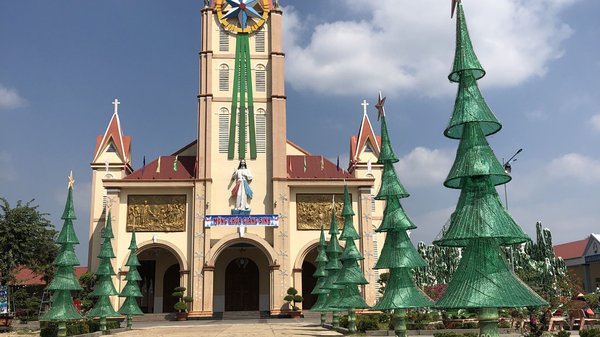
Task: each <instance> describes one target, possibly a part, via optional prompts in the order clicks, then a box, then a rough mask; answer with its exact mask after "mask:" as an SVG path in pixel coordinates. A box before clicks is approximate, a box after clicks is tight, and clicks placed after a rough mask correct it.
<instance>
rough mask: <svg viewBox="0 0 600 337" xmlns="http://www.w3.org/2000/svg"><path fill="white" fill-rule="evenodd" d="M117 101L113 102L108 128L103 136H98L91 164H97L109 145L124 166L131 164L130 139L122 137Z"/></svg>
mask: <svg viewBox="0 0 600 337" xmlns="http://www.w3.org/2000/svg"><path fill="white" fill-rule="evenodd" d="M119 104H121V102H119V100H117V99H115V100H114V101H113V105H114V106H115V108H114V113H113V115H112V117H111V119H110V122H109V123H108V127H107V128H106V131H105V132H104V135H102V136H98V138H97V140H96V150H95V151H94V159H93V160H92V162H94V163H95V162H97V161H98V160H99V158H100V155H102V154H103V153H104V152H105V151H106V149H107V147H108V146H109V145H113V146H114V150H115V152H116V153H117V155H118V156H119V158H120V159H121V161H122V162H123V163H125V164H129V163H131V158H130V154H131V137H129V136H123V132H122V130H121V121H120V119H119V113H118V112H119Z"/></svg>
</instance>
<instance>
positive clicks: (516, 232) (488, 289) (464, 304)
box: [433, 2, 547, 337]
mask: <svg viewBox="0 0 600 337" xmlns="http://www.w3.org/2000/svg"><path fill="white" fill-rule="evenodd" d="M484 75H485V71H484V70H483V68H482V67H481V64H480V63H479V60H478V59H477V56H476V55H475V52H474V51H473V47H472V45H471V41H470V38H469V32H468V30H467V25H466V21H465V15H464V12H463V6H462V4H461V3H460V2H459V4H458V14H457V22H456V53H455V58H454V67H453V70H452V73H451V74H450V75H449V79H450V81H452V82H458V83H459V86H458V94H457V97H456V101H455V105H454V112H453V114H452V118H451V119H450V123H449V125H448V127H447V128H446V130H445V131H444V135H445V136H446V137H448V138H453V139H460V144H459V146H458V150H457V152H456V159H455V161H454V164H453V166H452V169H451V170H450V173H449V174H448V178H447V179H446V181H445V182H444V185H445V186H446V187H449V188H456V189H461V194H460V198H459V200H458V204H457V205H456V210H455V211H454V213H452V215H451V216H450V222H449V223H448V225H447V226H444V228H443V230H442V233H441V235H440V238H439V239H438V240H435V241H434V242H433V243H434V244H436V245H439V246H447V247H463V251H462V258H461V260H460V263H459V265H458V268H457V269H456V272H455V273H454V275H453V276H452V280H451V281H450V284H449V285H448V289H447V290H446V292H445V293H444V295H443V296H442V297H441V298H440V299H439V300H438V301H437V303H436V307H439V308H463V309H467V308H469V309H479V329H480V333H479V334H480V335H481V336H490V337H497V336H498V308H507V307H538V306H545V305H547V303H546V302H545V301H544V300H543V299H542V298H541V297H539V296H538V295H537V294H536V293H535V292H533V291H532V290H531V289H530V288H529V287H527V286H526V285H525V284H524V283H523V282H522V281H521V280H520V279H519V278H518V277H517V276H516V275H515V274H514V273H513V272H512V271H511V270H510V267H509V266H508V263H507V260H506V258H505V256H504V253H503V251H502V248H501V247H502V246H504V247H506V246H510V245H514V244H518V243H523V242H527V241H529V237H528V236H527V235H526V234H525V233H524V232H523V231H522V229H521V228H520V227H519V225H518V224H517V223H516V222H515V221H514V220H513V219H512V217H511V216H510V214H508V212H507V211H506V209H505V208H504V207H503V206H502V203H501V201H500V198H499V197H498V193H497V192H496V186H497V185H502V184H505V183H507V182H508V181H510V179H511V178H510V176H509V175H508V174H507V173H506V172H505V170H504V167H503V166H502V164H500V162H499V161H498V159H497V158H496V156H495V155H494V153H493V151H492V149H491V148H490V146H489V144H488V142H487V140H486V138H485V137H486V136H489V135H491V134H494V133H496V132H498V131H499V130H500V128H501V127H502V125H501V124H500V123H499V122H498V120H497V119H496V117H495V116H494V114H493V113H492V111H491V110H490V108H489V107H488V106H487V104H486V102H485V100H484V99H483V96H482V95H481V92H480V91H479V88H478V87H477V80H478V79H480V78H482V77H483V76H484Z"/></svg>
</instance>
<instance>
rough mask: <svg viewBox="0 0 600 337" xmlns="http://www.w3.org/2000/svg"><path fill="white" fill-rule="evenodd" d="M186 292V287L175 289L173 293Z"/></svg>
mask: <svg viewBox="0 0 600 337" xmlns="http://www.w3.org/2000/svg"><path fill="white" fill-rule="evenodd" d="M185 290H186V288H185V287H175V289H173V291H176V292H184V291H185Z"/></svg>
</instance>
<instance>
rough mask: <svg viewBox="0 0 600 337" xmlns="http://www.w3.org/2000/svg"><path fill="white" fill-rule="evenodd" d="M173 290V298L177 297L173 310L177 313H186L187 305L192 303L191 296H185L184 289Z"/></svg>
mask: <svg viewBox="0 0 600 337" xmlns="http://www.w3.org/2000/svg"><path fill="white" fill-rule="evenodd" d="M173 290H174V292H173V297H177V298H178V299H179V301H178V302H177V303H175V305H173V309H175V310H177V311H179V312H183V311H187V310H188V308H189V303H192V302H193V301H194V298H193V297H191V296H185V290H186V288H185V287H176V288H175V289H173Z"/></svg>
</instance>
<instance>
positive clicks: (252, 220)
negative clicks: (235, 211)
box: [204, 214, 279, 227]
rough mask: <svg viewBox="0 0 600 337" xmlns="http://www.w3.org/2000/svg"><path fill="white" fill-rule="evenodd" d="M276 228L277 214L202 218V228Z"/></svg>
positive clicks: (277, 223)
mask: <svg viewBox="0 0 600 337" xmlns="http://www.w3.org/2000/svg"><path fill="white" fill-rule="evenodd" d="M240 226H246V227H261V226H262V227H277V226H279V215H278V214H258V215H207V216H206V217H204V227H240Z"/></svg>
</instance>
